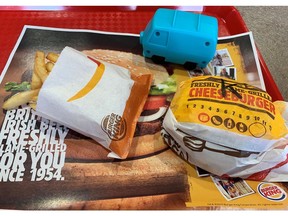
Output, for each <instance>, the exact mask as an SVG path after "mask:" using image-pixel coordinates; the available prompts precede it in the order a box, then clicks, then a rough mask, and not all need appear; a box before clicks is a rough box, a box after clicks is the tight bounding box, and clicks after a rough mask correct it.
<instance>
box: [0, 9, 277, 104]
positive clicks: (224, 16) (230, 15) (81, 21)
mask: <svg viewBox="0 0 288 216" xmlns="http://www.w3.org/2000/svg"><path fill="white" fill-rule="evenodd" d="M161 7H164V6H161ZM157 8H158V7H156V6H152V7H150V6H139V7H138V6H137V7H136V6H125V7H124V6H121V7H116V6H106V7H104V6H93V7H90V6H89V7H88V6H75V7H69V6H63V7H62V6H57V7H51V6H50V7H4V6H2V7H0V26H1V34H0V49H1V55H0V71H2V70H3V68H4V66H5V64H6V61H7V60H8V57H9V55H10V53H11V51H12V49H13V47H14V45H15V43H16V41H17V39H18V37H19V35H20V33H21V30H22V28H23V26H24V25H37V26H47V27H59V28H77V29H93V30H102V31H113V32H127V33H137V34H138V33H139V32H140V31H142V30H143V29H144V28H145V26H146V24H147V23H148V21H149V20H150V19H151V17H152V16H153V14H154V12H155V10H156V9H157ZM169 8H174V9H180V10H187V11H200V12H201V13H203V14H207V15H212V16H214V17H216V18H217V19H218V23H219V36H229V35H233V34H240V33H244V32H247V31H249V30H248V28H247V26H246V24H245V23H244V21H243V19H242V17H241V15H240V13H239V12H238V11H237V9H236V8H235V7H233V6H204V7H196V6H193V7H180V6H177V7H169ZM258 56H259V61H260V66H261V69H262V72H263V78H264V81H265V83H266V85H269V89H267V91H268V93H269V94H270V95H271V96H272V98H273V100H283V97H282V95H281V93H280V91H279V89H278V87H277V86H276V84H275V82H274V80H273V78H272V76H271V74H270V71H269V69H268V67H267V65H266V63H265V61H264V60H263V57H262V55H261V53H260V52H259V51H258Z"/></svg>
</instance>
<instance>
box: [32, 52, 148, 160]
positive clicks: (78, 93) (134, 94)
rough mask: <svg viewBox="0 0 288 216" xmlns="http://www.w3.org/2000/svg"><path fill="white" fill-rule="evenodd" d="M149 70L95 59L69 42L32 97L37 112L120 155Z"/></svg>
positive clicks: (127, 144) (126, 146)
mask: <svg viewBox="0 0 288 216" xmlns="http://www.w3.org/2000/svg"><path fill="white" fill-rule="evenodd" d="M151 82H152V75H150V74H145V75H141V74H138V75H135V74H132V73H130V71H129V70H127V69H125V68H123V67H120V66H117V65H114V64H110V63H107V62H103V61H99V60H97V59H95V58H93V57H90V56H87V55H85V54H83V53H81V52H79V51H77V50H74V49H72V48H70V47H65V48H64V49H63V51H62V52H61V54H60V56H59V58H58V60H57V62H56V64H55V65H54V67H53V70H52V71H51V72H50V74H49V76H48V78H47V79H46V80H45V82H44V84H43V86H42V88H41V90H40V92H39V96H38V101H37V107H36V112H37V114H38V115H40V116H42V117H44V118H47V119H49V120H52V121H56V122H58V123H61V124H63V125H65V126H67V127H68V128H70V129H72V130H75V131H77V132H79V133H81V134H83V135H85V136H87V137H90V138H92V139H94V140H95V141H97V142H98V143H99V144H100V145H102V146H103V147H105V148H106V149H108V150H110V151H111V152H110V153H109V155H108V156H109V157H113V158H119V159H125V158H126V157H127V155H128V153H129V149H130V146H131V143H132V139H133V135H134V131H135V127H136V124H137V120H138V118H139V116H140V114H141V111H142V109H143V106H144V103H145V101H146V99H147V96H148V93H149V89H150V85H151Z"/></svg>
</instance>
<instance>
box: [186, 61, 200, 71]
mask: <svg viewBox="0 0 288 216" xmlns="http://www.w3.org/2000/svg"><path fill="white" fill-rule="evenodd" d="M196 67H197V64H196V63H194V62H185V64H184V68H185V69H186V70H194V69H195V68H196Z"/></svg>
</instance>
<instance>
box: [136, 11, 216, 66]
mask: <svg viewBox="0 0 288 216" xmlns="http://www.w3.org/2000/svg"><path fill="white" fill-rule="evenodd" d="M217 38H218V22H217V19H216V18H215V17H211V16H207V15H202V14H196V13H193V12H185V11H179V10H172V9H164V8H160V9H158V10H157V11H156V12H155V14H154V16H153V18H152V19H151V20H150V22H149V23H148V25H147V26H146V29H145V31H142V32H141V33H140V43H141V44H142V46H143V56H144V57H147V58H152V60H153V61H154V62H156V63H162V62H171V63H176V64H181V65H184V66H185V67H186V68H189V69H194V68H195V67H196V66H198V67H200V68H204V67H206V66H207V64H208V63H209V61H211V60H212V58H213V56H214V54H215V51H216V45H217Z"/></svg>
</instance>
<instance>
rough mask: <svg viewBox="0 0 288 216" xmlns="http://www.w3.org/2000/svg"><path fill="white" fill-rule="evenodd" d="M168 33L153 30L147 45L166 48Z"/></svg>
mask: <svg viewBox="0 0 288 216" xmlns="http://www.w3.org/2000/svg"><path fill="white" fill-rule="evenodd" d="M168 37H169V32H167V31H163V30H155V31H154V32H153V33H152V34H151V36H150V40H149V43H151V44H155V45H158V46H167V42H168Z"/></svg>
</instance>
